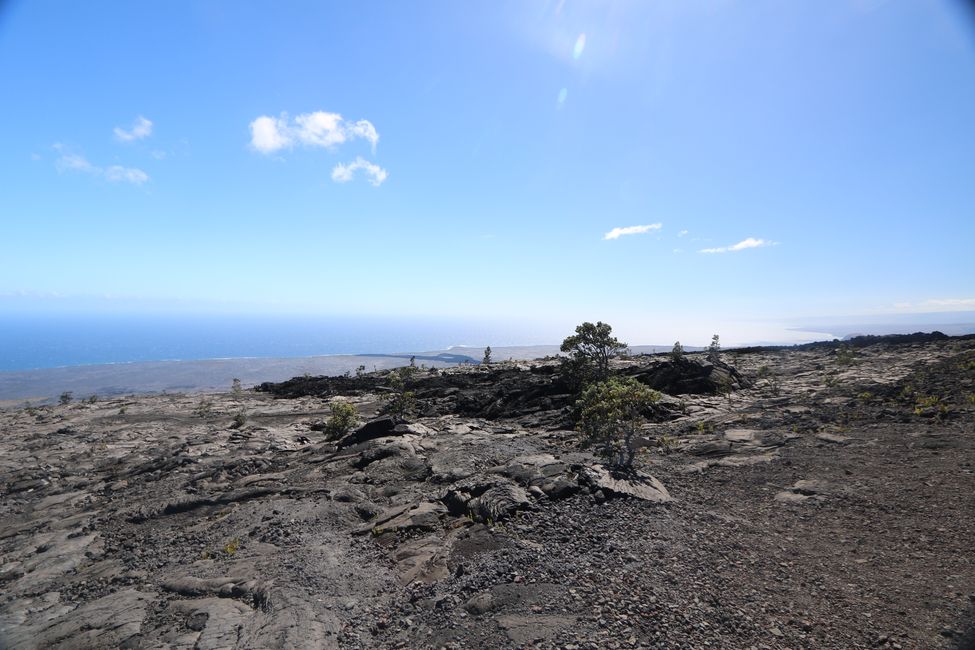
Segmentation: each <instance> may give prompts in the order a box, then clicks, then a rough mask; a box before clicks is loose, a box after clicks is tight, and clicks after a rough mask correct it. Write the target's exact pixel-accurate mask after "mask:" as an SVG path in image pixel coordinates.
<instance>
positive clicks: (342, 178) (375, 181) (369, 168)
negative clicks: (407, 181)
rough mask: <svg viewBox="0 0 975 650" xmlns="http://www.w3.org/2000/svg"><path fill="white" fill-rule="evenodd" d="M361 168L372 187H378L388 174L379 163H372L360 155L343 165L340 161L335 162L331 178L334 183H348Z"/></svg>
mask: <svg viewBox="0 0 975 650" xmlns="http://www.w3.org/2000/svg"><path fill="white" fill-rule="evenodd" d="M360 169H361V170H363V171H365V173H366V176H368V177H369V182H370V183H372V185H373V187H379V186H380V185H382V184H383V181H385V180H386V177H387V176H389V173H388V172H387V171H386V170H385V169H383V168H382V167H380V166H379V165H376V164H373V163H371V162H369V161H368V160H366V159H365V158H363V157H362V156H359V157H357V158H356V159H355V160H354V161H352V162H350V163H348V164H346V165H343V164H342V163H339V164H337V165H336V166H335V167H334V168H333V169H332V180H333V181H335V182H336V183H348V182H349V181H351V180H352V179H353V178H354V177H355V173H356V172H357V171H358V170H360Z"/></svg>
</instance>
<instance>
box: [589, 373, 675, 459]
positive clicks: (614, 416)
mask: <svg viewBox="0 0 975 650" xmlns="http://www.w3.org/2000/svg"><path fill="white" fill-rule="evenodd" d="M659 399H660V393H658V392H657V391H655V390H651V389H650V388H647V387H646V386H644V385H643V384H641V383H640V382H638V381H637V380H635V379H632V378H629V377H613V378H611V379H608V380H606V381H602V382H598V383H596V384H593V385H591V386H589V387H588V388H587V389H586V390H585V391H583V393H582V397H581V398H580V399H579V402H578V406H579V412H580V416H579V429H580V430H581V431H582V432H583V433H584V434H585V435H586V437H587V438H588V439H589V441H591V442H592V443H594V444H596V445H597V446H598V447H599V448H600V451H602V453H603V455H604V456H605V457H606V459H607V462H608V463H609V465H610V466H611V467H614V468H620V469H625V468H629V467H630V466H631V465H632V464H633V458H634V456H635V455H636V450H635V449H634V448H633V438H634V436H635V435H636V432H637V431H638V428H639V425H640V422H641V420H642V414H643V413H644V412H645V411H647V410H648V409H650V408H652V406H653V405H654V404H655V403H656V402H657V400H659Z"/></svg>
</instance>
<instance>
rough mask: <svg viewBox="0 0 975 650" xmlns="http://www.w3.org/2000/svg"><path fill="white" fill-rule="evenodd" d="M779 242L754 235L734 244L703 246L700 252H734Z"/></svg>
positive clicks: (773, 244)
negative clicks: (715, 246)
mask: <svg viewBox="0 0 975 650" xmlns="http://www.w3.org/2000/svg"><path fill="white" fill-rule="evenodd" d="M777 243H778V242H774V241H769V240H767V239H755V238H754V237H749V238H748V239H743V240H741V241H740V242H738V243H737V244H732V245H731V246H720V247H718V248H702V249H701V250H699V251H698V252H699V253H734V252H737V251H743V250H745V249H746V248H762V247H763V246H775V245H776V244H777Z"/></svg>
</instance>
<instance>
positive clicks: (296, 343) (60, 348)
mask: <svg viewBox="0 0 975 650" xmlns="http://www.w3.org/2000/svg"><path fill="white" fill-rule="evenodd" d="M536 334H537V333H536ZM534 338H535V337H534V336H531V335H527V334H525V333H524V332H521V333H519V332H518V331H517V328H516V326H515V324H509V323H503V322H502V323H498V322H493V323H487V322H482V321H466V320H442V319H431V318H422V319H421V318H396V319H391V318H362V317H360V318H351V317H324V316H323V317H308V316H305V317H284V316H280V317H266V316H240V315H220V316H189V315H186V316H182V315H181V316H174V315H140V316H133V315H117V314H116V315H70V316H67V315H49V314H44V315H24V314H13V315H11V314H5V315H2V317H0V371H14V370H31V369H38V368H57V367H63V366H78V365H88V364H108V363H129V362H136V361H163V360H184V361H189V360H200V359H224V358H246V357H305V356H313V355H331V354H367V353H395V352H420V351H427V350H444V349H446V348H448V347H450V346H454V345H470V346H483V345H495V346H497V345H524V344H532V343H537V342H538V341H536V340H534Z"/></svg>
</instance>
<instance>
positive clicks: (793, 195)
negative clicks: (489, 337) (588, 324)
mask: <svg viewBox="0 0 975 650" xmlns="http://www.w3.org/2000/svg"><path fill="white" fill-rule="evenodd" d="M0 87H2V89H3V91H2V97H3V101H2V102H0V116H2V120H0V124H2V127H0V128H2V136H3V147H0V174H2V178H3V179H4V180H3V183H2V191H0V221H2V232H3V236H2V238H0V310H20V311H25V310H27V311H30V310H34V311H47V312H59V311H72V310H73V311H92V312H116V311H118V312H146V313H152V312H158V311H166V312H192V313H213V312H217V313H222V312H242V313H265V314H267V313H271V314H273V313H282V314H305V313H314V314H343V315H348V314H365V315H381V316H396V315H404V314H405V315H410V316H433V317H437V316H444V317H448V316H458V315H462V316H464V317H470V318H485V319H487V318H490V319H495V320H497V319H500V320H507V321H509V322H510V321H515V322H524V324H525V325H524V328H525V332H526V339H533V338H539V337H541V338H543V339H544V340H545V341H544V342H549V339H551V335H550V334H549V333H550V332H554V331H565V330H566V329H567V328H569V329H570V328H571V326H572V325H574V324H576V323H578V322H580V321H581V320H597V319H601V320H605V321H608V322H611V323H613V324H614V325H615V326H616V327H617V330H618V331H619V332H620V333H621V334H623V335H624V336H625V337H626V338H627V339H628V340H630V341H631V342H634V343H639V342H646V343H658V342H661V341H669V340H673V339H674V338H678V337H680V338H682V340H685V341H686V342H688V343H690V344H698V343H705V342H706V341H707V339H708V338H709V337H710V334H709V333H710V332H712V331H721V332H725V333H726V335H727V336H728V337H729V339H730V340H732V341H733V340H741V341H744V340H749V339H751V340H757V339H761V338H766V335H765V330H764V329H763V328H765V327H766V325H765V324H767V323H770V322H785V321H790V322H798V321H801V320H802V319H803V318H822V317H833V316H835V317H838V318H839V317H849V316H851V315H872V316H877V315H884V314H901V313H906V312H930V311H972V310H975V263H973V261H972V245H973V243H975V127H973V126H972V116H973V115H975V23H973V22H972V19H971V16H970V15H968V14H966V13H965V12H964V11H963V10H962V6H961V4H960V3H959V4H954V3H947V2H945V3H942V2H934V1H920V0H918V1H904V2H880V1H872V0H857V1H851V2H828V3H822V2H786V3H783V2H733V1H713V2H676V1H675V2H654V3H651V2H635V1H634V2H608V1H603V2H597V1H593V2H572V1H571V0H566V1H565V2H556V1H552V2H541V1H539V2H522V1H517V2H506V3H459V2H419V3H404V2H388V3H345V4H340V3H318V2H307V3H290V2H289V3H279V2H275V3H258V2H248V3H240V2H168V1H167V2H144V3H123V2H117V3H113V2H97V3H69V2H49V1H43V0H40V1H34V2H23V1H21V2H18V1H16V0H15V1H13V2H6V3H3V4H2V5H0ZM847 320H849V319H848V318H847ZM759 323H763V325H759ZM526 342H527V340H526Z"/></svg>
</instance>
